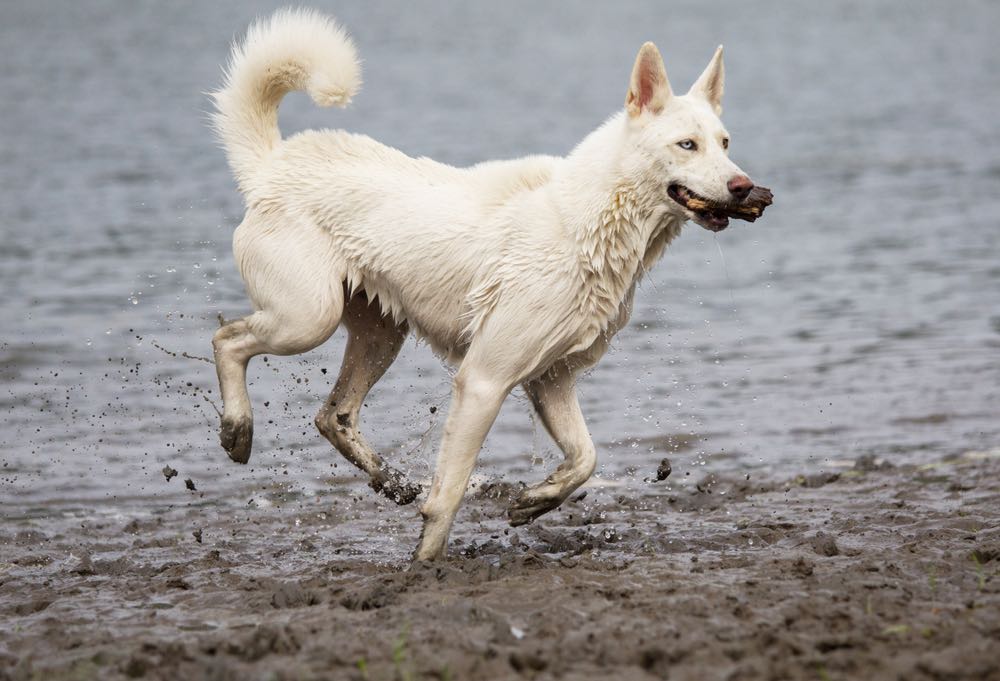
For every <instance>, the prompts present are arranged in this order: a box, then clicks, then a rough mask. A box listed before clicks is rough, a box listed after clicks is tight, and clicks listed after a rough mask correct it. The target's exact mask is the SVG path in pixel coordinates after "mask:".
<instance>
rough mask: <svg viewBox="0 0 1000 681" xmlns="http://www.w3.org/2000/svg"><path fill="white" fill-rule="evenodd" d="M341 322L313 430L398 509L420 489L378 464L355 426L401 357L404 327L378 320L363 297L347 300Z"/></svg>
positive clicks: (376, 309)
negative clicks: (337, 353)
mask: <svg viewBox="0 0 1000 681" xmlns="http://www.w3.org/2000/svg"><path fill="white" fill-rule="evenodd" d="M343 323H344V326H346V327H347V331H348V337H347V348H346V350H345V351H344V360H343V362H342V364H341V367H340V375H339V376H338V377H337V383H336V385H334V388H333V391H332V392H331V393H330V397H329V398H328V399H327V400H326V402H325V403H324V404H323V408H322V409H320V411H319V414H317V415H316V427H317V428H318V429H319V432H320V433H322V434H323V436H324V437H325V438H326V439H327V440H329V441H330V442H331V443H332V444H333V446H334V447H336V448H337V451H339V452H340V453H341V454H343V455H344V457H345V458H346V459H347V460H348V461H350V462H351V463H353V464H354V465H355V466H357V467H358V468H360V469H361V470H363V471H364V472H366V473H368V475H369V476H370V478H371V480H370V482H369V483H368V484H369V485H370V486H371V488H372V489H374V490H375V491H376V492H380V493H381V494H384V495H385V496H386V497H388V498H390V499H392V500H393V501H395V502H396V503H397V504H401V505H402V504H408V503H410V502H412V501H413V500H414V499H416V498H417V495H418V494H420V486H419V485H414V484H409V483H407V482H406V480H405V478H404V476H403V474H402V473H401V472H400V471H398V470H396V469H395V468H393V467H391V466H389V465H387V464H386V463H385V461H383V460H382V457H381V456H379V455H378V453H377V452H376V451H375V450H374V449H373V448H372V446H371V445H370V444H368V440H367V439H365V436H364V435H363V434H362V433H361V430H360V428H359V423H358V415H359V413H360V411H361V407H362V406H363V405H364V401H365V397H366V396H367V395H368V392H369V391H370V390H371V389H372V386H373V385H375V383H377V382H378V380H379V379H380V378H382V375H383V374H384V373H385V371H386V369H388V368H389V365H390V364H392V362H393V360H395V359H396V356H397V355H398V354H399V349H400V348H401V347H402V345H403V341H404V340H405V339H406V333H407V327H406V323H405V322H404V323H402V324H399V325H397V324H396V323H395V322H394V321H393V320H392V318H391V317H384V316H382V310H381V308H380V307H379V305H378V303H377V302H375V303H370V302H369V300H368V298H367V297H366V296H365V295H364V294H363V293H360V294H357V295H355V296H354V297H353V298H351V300H350V301H348V303H347V305H346V307H345V308H344V316H343Z"/></svg>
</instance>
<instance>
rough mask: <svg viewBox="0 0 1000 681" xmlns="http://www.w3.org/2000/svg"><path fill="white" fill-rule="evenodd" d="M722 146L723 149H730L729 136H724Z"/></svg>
mask: <svg viewBox="0 0 1000 681" xmlns="http://www.w3.org/2000/svg"><path fill="white" fill-rule="evenodd" d="M722 148H723V149H728V148H729V138H728V137H723V138H722Z"/></svg>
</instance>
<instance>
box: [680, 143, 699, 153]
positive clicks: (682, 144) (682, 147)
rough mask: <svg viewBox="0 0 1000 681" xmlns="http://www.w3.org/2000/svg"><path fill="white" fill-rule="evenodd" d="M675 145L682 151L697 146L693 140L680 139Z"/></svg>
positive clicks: (692, 149) (690, 149)
mask: <svg viewBox="0 0 1000 681" xmlns="http://www.w3.org/2000/svg"><path fill="white" fill-rule="evenodd" d="M677 146H679V147H680V148H681V149H683V150H684V151H694V150H695V149H697V148H698V145H697V144H695V143H694V140H681V141H680V142H678V143H677Z"/></svg>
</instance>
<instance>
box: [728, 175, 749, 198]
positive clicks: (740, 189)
mask: <svg viewBox="0 0 1000 681" xmlns="http://www.w3.org/2000/svg"><path fill="white" fill-rule="evenodd" d="M726 187H728V188H729V193H730V194H732V195H733V196H735V197H736V199H737V200H738V201H742V200H743V199H745V198H746V197H747V196H749V195H750V190H751V189H753V181H752V180H751V179H750V178H749V177H747V176H746V175H737V176H736V177H734V178H733V179H731V180H730V181H729V182H727V183H726Z"/></svg>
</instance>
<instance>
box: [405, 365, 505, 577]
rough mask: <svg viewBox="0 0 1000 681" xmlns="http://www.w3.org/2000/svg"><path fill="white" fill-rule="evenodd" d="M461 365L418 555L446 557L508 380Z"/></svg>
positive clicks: (426, 505) (422, 557) (417, 557)
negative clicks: (463, 499) (459, 509)
mask: <svg viewBox="0 0 1000 681" xmlns="http://www.w3.org/2000/svg"><path fill="white" fill-rule="evenodd" d="M468 361H469V360H468V359H466V361H465V362H464V363H463V364H462V368H461V369H460V370H459V372H458V375H457V376H456V377H455V383H454V386H453V388H452V397H451V407H450V408H449V410H448V419H447V421H446V422H445V426H444V436H443V438H442V440H441V450H440V451H439V453H438V459H437V466H436V468H435V471H434V480H433V482H432V483H431V490H430V494H429V495H428V496H427V501H426V502H424V505H423V506H422V507H421V509H420V513H421V515H422V516H423V518H424V527H423V531H422V532H421V533H420V544H419V545H418V546H417V551H416V553H415V554H414V559H415V560H435V559H439V558H444V556H445V553H446V552H447V547H448V534H449V533H450V532H451V524H452V522H453V521H454V519H455V513H456V512H457V511H458V507H459V504H461V503H462V497H463V496H464V495H465V488H466V487H467V486H468V484H469V477H470V476H471V475H472V469H473V467H474V466H475V464H476V457H477V456H478V454H479V449H480V447H482V444H483V440H484V439H486V433H487V432H489V429H490V427H491V426H492V425H493V421H494V420H495V419H496V416H497V413H498V412H499V411H500V405H501V404H502V403H503V400H504V398H505V397H506V396H507V393H508V391H509V390H510V384H508V383H505V382H503V381H500V380H497V379H496V378H494V377H493V376H491V375H490V374H489V373H487V372H484V371H482V370H480V369H478V368H477V367H474V366H469V365H468Z"/></svg>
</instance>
